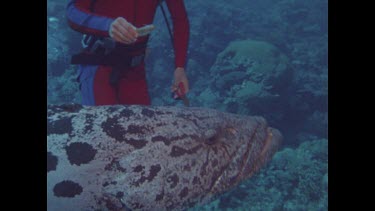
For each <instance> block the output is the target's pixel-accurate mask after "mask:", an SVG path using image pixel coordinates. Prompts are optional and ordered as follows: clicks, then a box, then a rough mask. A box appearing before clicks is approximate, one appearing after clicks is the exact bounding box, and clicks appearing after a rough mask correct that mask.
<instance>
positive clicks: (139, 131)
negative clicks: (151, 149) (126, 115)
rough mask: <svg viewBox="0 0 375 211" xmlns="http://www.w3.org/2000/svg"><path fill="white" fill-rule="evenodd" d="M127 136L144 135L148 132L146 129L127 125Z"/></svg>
mask: <svg viewBox="0 0 375 211" xmlns="http://www.w3.org/2000/svg"><path fill="white" fill-rule="evenodd" d="M126 132H127V133H129V134H136V135H137V134H144V133H147V132H148V129H147V127H144V126H138V125H129V126H128V129H127V130H126Z"/></svg>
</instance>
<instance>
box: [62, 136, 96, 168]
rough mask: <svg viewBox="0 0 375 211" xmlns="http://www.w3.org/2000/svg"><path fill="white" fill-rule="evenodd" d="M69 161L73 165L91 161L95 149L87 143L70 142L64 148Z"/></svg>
mask: <svg viewBox="0 0 375 211" xmlns="http://www.w3.org/2000/svg"><path fill="white" fill-rule="evenodd" d="M65 150H66V154H67V155H68V159H69V162H70V163H71V164H72V165H73V164H75V165H77V166H79V165H81V164H86V163H89V162H90V161H92V160H93V159H94V157H95V155H96V152H97V151H96V150H95V149H94V148H93V147H92V146H91V145H90V144H88V143H81V142H78V143H72V144H70V145H69V146H67V147H66V148H65Z"/></svg>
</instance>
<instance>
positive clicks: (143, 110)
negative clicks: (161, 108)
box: [142, 108, 155, 118]
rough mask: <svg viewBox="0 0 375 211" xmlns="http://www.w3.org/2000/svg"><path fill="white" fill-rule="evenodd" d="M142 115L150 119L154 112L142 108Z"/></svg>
mask: <svg viewBox="0 0 375 211" xmlns="http://www.w3.org/2000/svg"><path fill="white" fill-rule="evenodd" d="M142 115H144V116H147V117H149V118H151V117H153V116H154V115H155V112H154V111H153V110H150V109H148V108H144V109H142Z"/></svg>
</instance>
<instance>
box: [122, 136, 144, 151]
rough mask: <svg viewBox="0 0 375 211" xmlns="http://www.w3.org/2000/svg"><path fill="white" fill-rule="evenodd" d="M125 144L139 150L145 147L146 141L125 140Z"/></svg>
mask: <svg viewBox="0 0 375 211" xmlns="http://www.w3.org/2000/svg"><path fill="white" fill-rule="evenodd" d="M124 141H125V143H127V144H129V145H132V146H133V147H134V148H136V149H141V148H143V147H144V146H146V144H147V141H146V140H136V139H132V138H131V139H125V140H124Z"/></svg>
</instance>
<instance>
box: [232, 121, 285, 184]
mask: <svg viewBox="0 0 375 211" xmlns="http://www.w3.org/2000/svg"><path fill="white" fill-rule="evenodd" d="M281 141H282V135H281V133H280V131H279V130H277V129H274V128H270V127H269V128H267V135H266V139H265V140H264V142H263V146H262V148H261V150H260V152H259V153H257V156H256V159H250V156H251V153H250V150H251V148H252V147H251V145H249V146H248V149H247V151H246V152H245V156H244V160H246V162H245V163H244V165H243V167H242V168H241V171H240V173H239V175H238V176H245V177H250V176H252V175H253V174H254V173H255V172H257V171H258V170H259V169H260V168H261V167H262V166H264V164H266V163H267V162H268V161H270V160H271V158H272V156H273V155H274V154H275V153H276V151H277V150H278V148H279V146H280V144H281Z"/></svg>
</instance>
